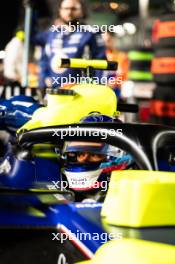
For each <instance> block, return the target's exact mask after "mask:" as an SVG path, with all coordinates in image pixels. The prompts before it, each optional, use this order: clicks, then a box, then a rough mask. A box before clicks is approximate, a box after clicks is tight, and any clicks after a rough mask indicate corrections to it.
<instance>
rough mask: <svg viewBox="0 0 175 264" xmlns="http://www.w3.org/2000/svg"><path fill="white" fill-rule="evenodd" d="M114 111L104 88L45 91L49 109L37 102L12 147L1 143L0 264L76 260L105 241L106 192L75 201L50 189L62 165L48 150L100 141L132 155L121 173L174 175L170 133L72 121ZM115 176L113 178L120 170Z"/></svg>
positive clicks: (174, 152)
mask: <svg viewBox="0 0 175 264" xmlns="http://www.w3.org/2000/svg"><path fill="white" fill-rule="evenodd" d="M106 65H107V64H106ZM67 66H68V65H67ZM105 67H107V66H105ZM94 98H95V99H94ZM97 98H100V100H99V102H97ZM106 98H108V100H106ZM109 102H110V103H109ZM13 106H14V104H13ZM37 109H38V110H37ZM116 109H117V99H116V97H115V95H114V93H113V91H112V90H111V89H110V88H109V87H106V86H101V85H95V84H94V85H92V84H89V85H87V84H85V85H75V86H73V87H72V88H70V89H69V90H67V89H60V90H57V89H56V90H50V91H49V95H48V106H46V107H44V106H41V105H37V107H36V109H35V110H36V111H33V112H34V114H33V116H32V118H31V117H30V118H29V119H30V120H29V122H27V123H25V122H24V123H25V124H24V125H23V126H22V127H21V128H20V129H19V130H18V136H17V141H15V144H14V145H13V144H9V143H8V144H7V145H6V147H7V148H6V150H5V151H4V153H3V155H1V161H0V196H1V203H0V232H1V240H0V259H1V263H4V264H5V263H10V262H11V261H12V260H13V261H15V262H16V263H19V264H20V263H26V264H27V263H31V262H32V263H43V264H44V263H75V262H79V261H82V260H87V259H91V258H92V257H93V255H94V253H95V252H96V251H97V250H98V249H99V248H100V247H101V245H102V244H104V243H105V242H107V241H108V240H110V233H111V231H110V229H109V230H108V227H107V225H105V223H103V221H102V220H103V219H102V216H101V213H102V215H103V216H105V217H106V215H105V214H104V208H106V206H105V203H104V206H105V207H104V208H103V210H102V211H101V209H102V207H103V202H104V200H105V201H109V198H108V194H107V197H106V198H108V199H107V200H106V198H105V196H106V193H105V195H104V193H101V197H102V198H103V199H101V197H99V200H97V201H96V202H93V203H92V202H88V201H84V202H77V200H76V197H75V193H74V192H73V191H71V190H69V189H64V190H62V189H59V188H58V187H57V185H56V186H55V185H54V186H53V182H54V183H57V182H60V181H61V178H60V175H61V163H60V160H59V156H58V155H55V156H54V157H53V156H52V158H50V153H51V152H52V153H53V151H54V149H55V148H56V149H60V148H61V147H62V146H63V143H64V142H65V141H69V140H70V141H84V142H86V141H87V142H92V141H93V142H94V141H95V142H103V143H106V144H110V145H112V146H114V147H116V148H121V149H122V150H123V151H125V152H126V153H128V154H129V155H130V156H131V157H132V164H131V165H130V166H129V167H127V168H126V170H127V171H126V170H125V171H124V172H125V173H127V172H128V175H129V173H131V172H133V173H134V174H135V173H136V174H140V173H141V174H143V175H145V177H146V175H147V173H148V172H149V171H151V172H150V173H153V174H154V172H152V171H153V170H162V171H172V172H173V171H174V170H175V162H174V155H175V149H174V135H175V130H174V129H173V128H169V127H164V126H158V125H147V124H123V123H93V124H92V123H82V124H80V123H79V121H80V119H81V118H82V117H84V116H86V115H88V114H90V113H94V112H95V113H101V114H107V115H115V113H116ZM5 124H6V125H7V122H6V123H5ZM65 124H66V126H65ZM77 126H78V127H79V129H80V130H81V132H82V133H81V134H77V135H76V133H73V132H75V128H77ZM16 128H17V127H16ZM111 130H112V131H118V130H120V131H121V130H122V133H111ZM61 131H62V132H61ZM70 132H72V133H73V134H74V136H73V137H72V136H71V137H70V135H69V133H70ZM89 132H91V133H89ZM94 132H96V135H99V136H96V135H95V134H94ZM102 132H105V133H106V136H105V137H101V136H100V133H102ZM63 135H64V137H62V136H63ZM92 135H94V136H92ZM2 141H3V139H2ZM40 144H41V145H42V146H43V145H44V147H45V146H46V145H49V146H52V150H51V152H50V151H49V153H44V154H46V156H45V157H43V156H41V154H43V153H42V150H43V149H42V150H41V153H39V155H38V153H36V149H35V147H36V146H37V147H38V146H39V145H40ZM14 146H15V147H14ZM47 151H48V149H47ZM47 151H46V152H47ZM132 169H137V170H139V171H136V170H135V171H132ZM142 170H144V171H143V172H142ZM115 173H116V174H115ZM115 173H114V176H113V177H115V178H116V177H118V176H115V175H120V173H121V172H118V171H116V172H115ZM170 174H173V173H170ZM166 175H167V174H166V172H165V177H166ZM141 177H142V178H143V177H144V176H141ZM131 178H132V176H131ZM133 179H134V177H133ZM111 184H112V183H111ZM126 195H127V193H126V194H125V196H126ZM112 199H113V198H112ZM128 199H129V198H128ZM111 203H113V202H111ZM105 210H106V209H105ZM114 212H115V213H116V212H117V211H116V208H114ZM121 213H122V212H121ZM109 215H110V214H109ZM164 223H165V222H163V224H164ZM120 224H121V225H122V222H120ZM127 224H128V223H127ZM154 224H155V225H156V224H157V223H154ZM163 224H162V225H163ZM173 224H174V223H173ZM117 225H118V222H117ZM129 226H130V225H129ZM173 230H174V229H173ZM171 231H172V230H171ZM122 232H123V231H122ZM166 232H168V230H165V233H166ZM168 234H169V233H168ZM122 236H123V235H122ZM115 238H117V236H115ZM118 238H121V236H120V237H118ZM172 240H173V239H171V236H170V239H169V240H167V241H164V240H162V238H161V239H160V240H159V241H160V242H167V243H168V244H173V241H172ZM109 243H110V242H109ZM107 244H108V242H107V243H106V245H107Z"/></svg>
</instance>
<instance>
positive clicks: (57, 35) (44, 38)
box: [35, 0, 106, 88]
mask: <svg viewBox="0 0 175 264" xmlns="http://www.w3.org/2000/svg"><path fill="white" fill-rule="evenodd" d="M86 10H87V8H86V6H85V3H84V1H83V0H60V1H58V18H56V19H55V22H54V26H55V27H56V30H54V31H53V30H47V31H45V32H41V33H38V34H37V35H36V37H35V43H36V45H40V46H41V48H42V56H41V60H40V81H39V86H40V88H44V86H47V87H53V88H55V87H60V86H61V82H60V80H61V77H62V76H64V77H68V76H69V75H70V76H73V77H75V78H76V77H77V76H81V71H80V70H75V69H60V68H59V67H58V61H59V59H60V58H84V57H85V58H92V59H105V58H106V56H105V46H104V41H103V39H102V36H101V34H100V32H98V33H94V32H91V31H84V32H79V31H78V30H77V22H79V23H81V21H83V20H84V19H85V18H86V17H87V14H86ZM69 23H71V25H75V26H76V30H75V31H73V32H72V30H70V24H69ZM62 26H66V28H67V30H66V32H62V31H61V28H62ZM96 73H97V74H99V78H100V73H99V72H96ZM54 80H56V81H54Z"/></svg>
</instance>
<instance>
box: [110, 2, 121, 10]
mask: <svg viewBox="0 0 175 264" xmlns="http://www.w3.org/2000/svg"><path fill="white" fill-rule="evenodd" d="M109 6H110V8H111V9H113V10H116V9H117V8H118V7H119V4H118V3H116V2H110V3H109Z"/></svg>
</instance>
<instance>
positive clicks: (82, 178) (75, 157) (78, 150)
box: [61, 114, 132, 192]
mask: <svg viewBox="0 0 175 264" xmlns="http://www.w3.org/2000/svg"><path fill="white" fill-rule="evenodd" d="M80 122H81V123H89V122H95V123H97V122H121V121H120V120H118V119H116V118H112V117H109V116H106V115H94V114H93V115H90V116H87V117H85V118H83V119H82V120H81V121H80ZM61 158H62V161H63V167H62V179H64V180H66V181H67V183H68V188H69V189H71V190H73V191H77V192H89V191H99V190H104V191H106V190H107V186H108V183H109V180H110V175H111V172H112V171H114V170H124V169H126V168H127V167H128V166H129V165H130V164H131V161H132V157H131V156H130V155H127V154H126V152H124V151H123V150H122V149H120V148H116V147H113V146H111V145H109V144H106V143H97V142H75V141H72V142H71V141H69V142H65V144H64V146H63V150H62V156H61Z"/></svg>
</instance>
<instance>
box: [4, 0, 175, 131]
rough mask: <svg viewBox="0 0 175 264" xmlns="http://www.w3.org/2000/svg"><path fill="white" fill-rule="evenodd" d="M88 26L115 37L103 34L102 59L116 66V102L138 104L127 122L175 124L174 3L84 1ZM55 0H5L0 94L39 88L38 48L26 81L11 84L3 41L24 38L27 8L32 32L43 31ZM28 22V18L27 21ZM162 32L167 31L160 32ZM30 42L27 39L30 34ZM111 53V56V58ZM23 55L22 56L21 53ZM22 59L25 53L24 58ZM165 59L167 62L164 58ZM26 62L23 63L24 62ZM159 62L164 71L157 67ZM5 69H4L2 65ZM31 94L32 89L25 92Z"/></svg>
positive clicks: (53, 16) (50, 19)
mask: <svg viewBox="0 0 175 264" xmlns="http://www.w3.org/2000/svg"><path fill="white" fill-rule="evenodd" d="M86 3H87V7H88V11H89V17H88V19H87V20H86V23H88V24H91V25H93V24H98V25H99V26H100V25H116V31H115V34H113V35H109V36H104V41H105V44H106V56H107V58H108V59H111V60H112V59H113V58H114V57H115V59H116V60H117V61H118V62H119V70H118V73H117V74H118V76H121V78H122V83H121V84H119V85H118V87H115V92H116V95H117V96H118V98H119V100H121V101H124V102H127V103H137V104H138V105H139V113H138V114H127V115H126V117H125V120H126V121H128V122H134V121H139V122H153V123H163V124H167V125H172V126H174V125H175V122H174V117H175V110H174V109H175V96H174V86H175V85H174V84H175V77H174V74H175V66H174V65H175V50H174V45H175V41H174V39H175V33H173V32H174V31H173V29H175V27H174V23H175V13H174V12H175V1H174V0H173V1H172V0H116V1H110V0H109V1H105V0H98V1H96V0H88V1H86ZM57 5H58V1H57V0H37V1H35V0H33V1H27V0H25V1H24V0H13V1H8V0H6V1H5V2H4V4H3V9H1V16H0V36H1V38H0V85H1V86H0V95H1V97H2V98H3V97H4V98H7V99H8V98H9V97H10V96H12V95H14V93H16V94H18V93H21V90H20V92H19V91H18V89H16V90H15V91H16V92H14V85H16V86H23V87H24V86H27V87H29V88H32V87H33V88H36V87H38V86H39V80H38V78H39V77H38V75H39V64H38V60H39V58H40V56H41V50H40V49H39V48H38V47H37V46H35V45H33V44H32V43H31V42H30V47H28V48H29V52H28V58H27V57H26V62H27V68H26V69H24V72H23V75H24V74H25V70H26V72H27V74H28V77H27V78H28V80H27V81H25V80H23V81H22V80H21V79H20V80H19V79H18V78H17V79H16V80H12V79H11V78H8V76H7V75H6V74H4V67H5V63H4V62H5V58H6V57H7V56H8V55H7V53H8V48H7V45H8V43H9V42H10V41H11V40H12V39H13V37H14V36H16V34H17V32H20V34H19V35H18V37H19V38H20V39H21V40H23V38H24V36H23V35H21V31H24V30H25V28H24V25H25V19H26V15H27V12H26V8H27V6H30V8H31V10H32V14H31V18H30V23H31V27H32V33H31V34H34V32H35V31H40V32H41V31H44V30H46V29H48V28H49V26H51V25H52V24H53V21H54V19H56V17H57V15H58V10H57ZM28 21H29V20H28ZM162 32H166V33H165V34H164V33H163V34H162ZM30 37H31V38H32V36H30ZM114 55H115V56H114ZM21 56H22V55H21ZM26 56H27V55H26ZM167 58H168V59H167ZM27 59H28V61H27ZM162 63H163V68H162ZM7 68H8V67H7ZM112 88H114V87H112ZM28 93H29V94H31V95H35V91H34V89H33V90H31V91H29V92H28Z"/></svg>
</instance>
